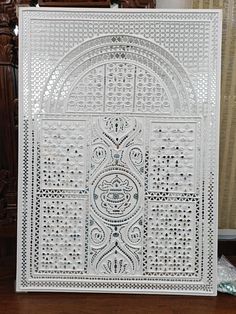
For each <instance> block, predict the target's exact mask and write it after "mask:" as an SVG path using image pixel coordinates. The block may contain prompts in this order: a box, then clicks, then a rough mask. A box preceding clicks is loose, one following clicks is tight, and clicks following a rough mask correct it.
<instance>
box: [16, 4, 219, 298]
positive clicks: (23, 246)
mask: <svg viewBox="0 0 236 314" xmlns="http://www.w3.org/2000/svg"><path fill="white" fill-rule="evenodd" d="M220 38H221V12H220V11H217V10H202V11H200V10H199V11H194V10H190V11H188V10H183V11H178V10H95V9H80V10H79V9H74V8H73V9H64V8H63V9H56V8H52V9H41V8H40V9H23V10H21V12H20V87H19V90H20V114H19V118H20V141H19V215H18V269H17V290H18V291H74V292H76V291H81V292H85V291H87V292H120V293H161V294H198V295H215V294H216V245H217V243H216V241H217V189H218V187H217V184H218V183H217V181H218V135H219V127H218V121H219V88H220V82H219V81H220Z"/></svg>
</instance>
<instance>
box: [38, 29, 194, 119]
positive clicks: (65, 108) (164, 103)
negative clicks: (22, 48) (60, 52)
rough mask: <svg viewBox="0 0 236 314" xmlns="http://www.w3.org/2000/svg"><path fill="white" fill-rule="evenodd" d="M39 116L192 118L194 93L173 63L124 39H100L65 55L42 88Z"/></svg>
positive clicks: (153, 47) (142, 42)
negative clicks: (88, 114)
mask: <svg viewBox="0 0 236 314" xmlns="http://www.w3.org/2000/svg"><path fill="white" fill-rule="evenodd" d="M41 110H42V112H45V113H67V112H84V111H95V112H122V113H123V112H150V113H156V114H164V115H166V114H167V115H173V114H177V115H192V114H197V106H196V96H195V91H194V89H193V86H192V84H191V81H190V79H189V76H188V73H187V71H186V70H185V69H184V68H183V66H182V65H181V64H180V63H179V62H178V60H176V58H174V56H173V55H172V54H171V53H169V52H168V51H167V50H166V49H164V48H163V47H161V46H159V45H157V44H156V43H154V42H152V41H149V40H147V39H145V38H141V37H137V36H128V35H107V36H101V37H98V38H94V39H90V40H88V41H86V42H84V43H83V44H81V45H79V46H77V47H75V48H73V49H72V50H71V51H69V52H68V53H67V54H66V55H65V56H64V57H63V58H62V59H61V60H60V61H59V62H58V63H57V65H56V66H55V68H54V69H53V71H52V72H51V74H50V76H49V79H48V80H47V83H46V84H45V87H44V90H43V92H42V95H41Z"/></svg>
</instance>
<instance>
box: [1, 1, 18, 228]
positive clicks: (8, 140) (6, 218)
mask: <svg viewBox="0 0 236 314" xmlns="http://www.w3.org/2000/svg"><path fill="white" fill-rule="evenodd" d="M16 22H17V17H16V10H15V2H14V1H12V0H8V1H7V0H5V1H0V152H1V153H0V169H1V173H0V180H1V181H3V182H5V188H4V189H2V190H1V191H0V193H1V194H0V217H1V218H0V224H3V223H11V222H12V221H14V220H15V216H16V189H17V188H16V187H17V81H16V77H17V49H16V48H17V41H16V36H15V34H14V27H15V25H16Z"/></svg>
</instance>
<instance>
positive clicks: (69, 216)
mask: <svg viewBox="0 0 236 314" xmlns="http://www.w3.org/2000/svg"><path fill="white" fill-rule="evenodd" d="M85 208H86V199H85V198H84V199H57V198H56V199H50V198H42V199H41V202H40V216H41V220H40V235H39V256H38V261H37V264H38V265H39V271H41V272H42V271H56V272H57V273H58V272H65V271H67V272H70V271H84V260H85V258H84V254H85Z"/></svg>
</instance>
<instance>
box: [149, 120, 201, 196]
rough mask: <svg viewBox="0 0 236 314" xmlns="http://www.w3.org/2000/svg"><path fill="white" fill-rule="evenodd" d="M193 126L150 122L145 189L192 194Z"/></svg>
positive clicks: (183, 123) (186, 123) (194, 144)
mask: <svg viewBox="0 0 236 314" xmlns="http://www.w3.org/2000/svg"><path fill="white" fill-rule="evenodd" d="M196 133H197V132H196V123H194V122H191V121H184V122H178V123H177V122H174V121H166V122H158V121H151V123H150V138H149V147H150V156H149V169H148V188H149V189H150V190H152V191H159V192H195V180H196V176H195V174H196V171H197V170H196V156H197V149H199V147H197V143H196Z"/></svg>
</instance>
